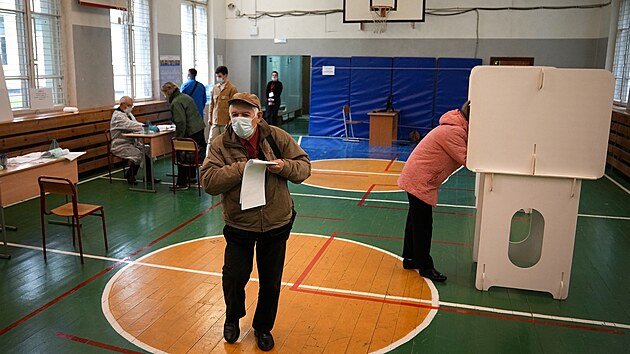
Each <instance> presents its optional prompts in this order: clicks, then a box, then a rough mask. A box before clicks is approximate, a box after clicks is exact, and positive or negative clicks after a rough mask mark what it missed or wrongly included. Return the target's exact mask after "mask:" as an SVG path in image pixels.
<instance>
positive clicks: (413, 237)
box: [402, 193, 433, 269]
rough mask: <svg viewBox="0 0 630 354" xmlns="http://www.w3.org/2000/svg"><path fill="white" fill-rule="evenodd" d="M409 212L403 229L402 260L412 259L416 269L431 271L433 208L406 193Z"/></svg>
mask: <svg viewBox="0 0 630 354" xmlns="http://www.w3.org/2000/svg"><path fill="white" fill-rule="evenodd" d="M407 198H409V212H408V213H407V226H406V227H405V243H404V246H403V254H402V256H403V258H405V259H413V261H414V263H415V265H416V266H417V268H418V269H432V268H433V258H431V255H430V252H431V237H432V234H433V207H431V205H429V204H427V203H425V202H423V201H422V200H420V199H418V198H416V197H415V196H413V195H411V194H409V193H407Z"/></svg>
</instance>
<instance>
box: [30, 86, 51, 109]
mask: <svg viewBox="0 0 630 354" xmlns="http://www.w3.org/2000/svg"><path fill="white" fill-rule="evenodd" d="M29 93H30V94H31V108H32V109H51V108H53V93H52V88H50V87H41V88H31V89H30V91H29Z"/></svg>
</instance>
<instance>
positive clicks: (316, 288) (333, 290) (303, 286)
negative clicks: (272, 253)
mask: <svg viewBox="0 0 630 354" xmlns="http://www.w3.org/2000/svg"><path fill="white" fill-rule="evenodd" d="M337 234H345V233H342V232H337ZM328 239H330V238H328ZM9 245H11V246H12V247H24V248H29V249H36V250H40V251H41V247H37V246H27V245H20V244H14V243H10V244H9ZM47 251H48V252H51V253H59V254H65V255H72V256H75V257H79V253H78V252H69V251H63V250H56V249H51V248H47ZM83 257H85V258H92V259H98V260H108V261H112V262H118V263H120V264H132V265H138V266H145V267H152V268H158V269H165V270H172V271H180V272H185V273H194V274H200V275H208V276H216V277H222V276H223V275H222V274H221V273H219V272H209V271H203V270H195V269H190V268H182V267H172V266H166V265H161V264H155V263H148V262H142V261H132V260H129V259H116V258H108V257H103V256H97V255H91V254H87V253H84V254H83ZM118 263H117V264H118ZM249 280H250V281H254V282H258V281H259V280H258V278H250V279H249ZM296 284H297V282H296V283H290V282H282V285H283V286H286V287H289V288H291V289H292V290H293V288H299V289H296V290H298V291H300V290H302V289H304V290H309V291H317V292H318V293H319V294H321V295H326V293H338V294H346V295H354V296H362V297H365V298H374V299H386V300H391V301H399V302H401V304H403V305H404V303H426V304H430V301H429V300H425V299H418V298H410V297H400V296H392V295H387V294H378V293H371V292H363V291H353V290H344V289H336V288H327V287H322V286H311V285H306V284H298V286H297V287H296ZM446 308H452V309H457V311H460V312H461V311H477V312H488V313H497V314H503V315H509V316H516V317H529V318H534V319H546V320H553V321H561V322H570V323H571V322H573V323H581V324H588V325H595V326H601V327H613V328H623V329H630V324H623V323H616V322H610V321H601V320H588V319H580V318H575V317H566V316H555V315H546V314H540V313H535V312H523V311H514V310H506V309H499V308H495V307H485V306H477V305H469V304H461V303H455V302H448V301H441V300H440V301H439V309H440V310H446ZM451 311H453V312H457V311H455V310H451ZM462 313H463V312H462ZM469 314H473V313H469Z"/></svg>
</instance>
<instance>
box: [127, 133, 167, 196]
mask: <svg viewBox="0 0 630 354" xmlns="http://www.w3.org/2000/svg"><path fill="white" fill-rule="evenodd" d="M123 136H126V137H129V138H136V139H138V140H140V142H142V148H143V153H144V154H145V155H146V154H147V153H148V154H150V156H151V158H150V159H149V161H151V163H150V166H148V167H147V166H145V167H144V171H143V180H144V182H143V186H144V188H134V187H132V188H129V190H132V191H137V192H152V193H155V183H154V182H153V178H151V181H147V178H146V177H147V168H150V169H151V176H154V177H155V174H154V173H153V158H154V157H158V156H163V155H166V154H170V152H171V139H173V137H175V131H174V130H167V131H161V132H157V133H146V134H145V133H129V134H123ZM147 145H148V146H149V148H148V151H147ZM149 186H150V187H151V188H149Z"/></svg>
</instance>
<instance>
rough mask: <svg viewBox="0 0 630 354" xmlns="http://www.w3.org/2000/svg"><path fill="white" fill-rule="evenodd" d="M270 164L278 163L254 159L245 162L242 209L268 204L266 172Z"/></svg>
mask: <svg viewBox="0 0 630 354" xmlns="http://www.w3.org/2000/svg"><path fill="white" fill-rule="evenodd" d="M268 165H277V163H276V162H271V161H262V160H258V159H252V160H249V161H247V164H245V171H244V172H243V181H242V183H241V210H247V209H251V208H255V207H258V206H261V205H265V204H267V200H266V198H265V175H266V174H265V172H266V171H267V166H268Z"/></svg>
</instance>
